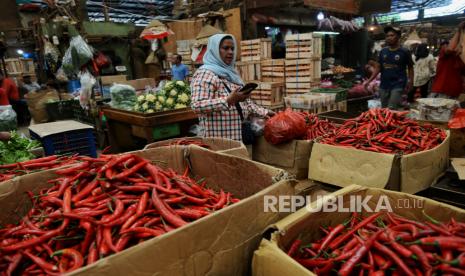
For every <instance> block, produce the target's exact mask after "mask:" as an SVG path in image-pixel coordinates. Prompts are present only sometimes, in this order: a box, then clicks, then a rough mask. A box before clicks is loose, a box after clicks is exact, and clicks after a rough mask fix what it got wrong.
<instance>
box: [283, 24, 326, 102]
mask: <svg viewBox="0 0 465 276" xmlns="http://www.w3.org/2000/svg"><path fill="white" fill-rule="evenodd" d="M321 43H322V38H321V36H320V35H316V34H313V33H305V34H295V35H287V36H286V61H285V73H286V93H287V94H289V95H291V94H303V93H308V92H310V90H311V89H312V88H315V87H318V85H319V84H320V80H321V45H322V44H321Z"/></svg>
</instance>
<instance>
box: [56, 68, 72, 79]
mask: <svg viewBox="0 0 465 276" xmlns="http://www.w3.org/2000/svg"><path fill="white" fill-rule="evenodd" d="M55 78H56V79H57V80H58V81H60V82H68V81H69V79H68V76H66V73H65V71H64V70H63V67H60V68H59V69H58V70H57V72H56V73H55Z"/></svg>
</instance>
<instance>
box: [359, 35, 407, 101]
mask: <svg viewBox="0 0 465 276" xmlns="http://www.w3.org/2000/svg"><path fill="white" fill-rule="evenodd" d="M384 33H385V34H386V45H387V47H385V48H384V49H382V50H381V52H380V53H379V59H378V63H377V64H376V65H375V66H374V70H373V74H372V75H371V77H370V78H369V79H368V81H367V82H366V83H365V88H366V87H368V84H369V83H370V82H371V81H373V80H374V79H375V78H376V76H377V75H378V74H379V73H380V72H381V84H380V89H379V95H380V97H381V106H382V107H383V108H384V107H387V108H389V109H394V110H397V109H400V108H401V100H402V94H403V93H404V92H405V91H410V90H411V89H412V85H413V61H412V54H411V53H410V51H409V50H407V49H405V48H402V47H401V46H400V42H399V40H400V36H401V31H400V29H399V28H395V27H392V26H387V27H386V28H384ZM407 70H408V76H407Z"/></svg>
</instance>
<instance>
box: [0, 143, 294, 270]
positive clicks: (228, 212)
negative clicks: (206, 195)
mask: <svg viewBox="0 0 465 276" xmlns="http://www.w3.org/2000/svg"><path fill="white" fill-rule="evenodd" d="M134 153H135V154H137V155H139V156H141V157H143V158H146V159H149V160H151V161H153V162H155V163H157V164H158V165H159V166H160V167H164V168H173V169H174V170H175V171H177V172H178V173H182V172H183V171H184V170H185V166H186V165H187V164H189V166H190V167H191V173H192V174H193V175H195V176H197V177H201V178H204V179H205V180H206V182H207V186H208V187H210V188H212V189H214V190H219V189H223V190H225V191H227V192H231V193H232V194H234V196H235V197H238V198H239V199H241V200H240V201H239V202H237V203H234V204H232V205H231V206H228V207H226V208H224V209H221V210H219V211H217V212H214V213H212V214H210V215H207V216H205V217H203V218H200V219H198V220H196V221H194V222H192V223H189V224H187V225H184V226H183V227H180V228H178V229H176V230H173V231H170V232H168V233H166V234H163V235H161V236H158V237H156V238H152V239H150V240H147V241H145V242H143V243H140V244H138V245H136V246H133V247H130V248H128V249H126V250H123V251H122V252H119V253H117V254H114V255H111V256H108V257H106V258H103V259H101V260H99V261H97V262H96V263H93V264H91V265H89V266H85V267H82V268H81V269H79V270H76V271H73V272H71V273H70V274H69V275H247V274H248V273H249V272H250V267H251V259H252V254H253V250H255V248H257V247H258V245H259V243H260V240H261V235H262V231H263V229H265V228H266V227H267V226H268V225H270V224H272V223H274V222H276V221H278V220H279V219H282V218H283V214H279V213H270V212H269V213H265V212H263V206H264V202H263V196H264V195H292V194H294V185H295V182H293V181H291V180H288V176H287V173H286V172H285V171H283V170H280V169H276V168H273V167H270V166H267V165H263V164H260V163H257V162H252V161H249V160H245V159H243V158H238V157H233V156H230V155H226V154H222V153H215V152H213V151H209V150H206V149H203V148H200V147H196V146H189V147H161V148H156V149H150V150H143V151H138V152H134ZM54 178H57V175H56V174H54V173H53V171H52V170H50V171H45V172H41V173H36V174H34V175H25V176H22V177H18V178H16V179H14V180H11V181H7V182H4V183H2V185H0V208H1V209H2V212H1V213H0V224H1V225H5V224H7V223H16V222H17V221H18V215H19V217H21V216H23V215H24V214H25V213H26V212H27V211H28V210H29V209H30V208H31V205H30V200H29V199H28V197H27V195H26V193H25V192H26V191H32V192H35V193H36V192H38V191H39V190H40V189H42V188H46V187H50V186H51V184H49V183H48V182H47V180H49V179H54Z"/></svg>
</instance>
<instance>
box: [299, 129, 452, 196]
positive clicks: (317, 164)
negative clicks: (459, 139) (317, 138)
mask: <svg viewBox="0 0 465 276" xmlns="http://www.w3.org/2000/svg"><path fill="white" fill-rule="evenodd" d="M449 143H450V133H449V132H448V131H447V137H446V139H445V140H444V141H442V143H441V144H439V145H438V146H436V147H435V148H433V149H430V150H425V151H421V152H416V153H412V154H407V155H399V154H386V153H377V152H371V151H365V150H359V149H354V148H346V147H340V146H334V145H327V144H321V143H317V142H315V143H314V144H313V147H312V153H311V156H310V162H309V169H308V178H309V179H312V180H316V181H320V182H324V183H328V184H332V185H336V186H339V187H346V186H349V185H352V184H358V185H362V186H366V187H371V188H385V189H388V190H394V191H401V192H405V193H409V194H414V193H417V192H420V191H423V190H425V189H427V188H429V187H430V186H431V184H432V183H433V182H434V180H435V179H436V178H437V177H439V176H440V175H441V174H442V173H443V172H444V171H445V170H446V169H447V166H448V165H449Z"/></svg>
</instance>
